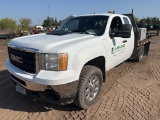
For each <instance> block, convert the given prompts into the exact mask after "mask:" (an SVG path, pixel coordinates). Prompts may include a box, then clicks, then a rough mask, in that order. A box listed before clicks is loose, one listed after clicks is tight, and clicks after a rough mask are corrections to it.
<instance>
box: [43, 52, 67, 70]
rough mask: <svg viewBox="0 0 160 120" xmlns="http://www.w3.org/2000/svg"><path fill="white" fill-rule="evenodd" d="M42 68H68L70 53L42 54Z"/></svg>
mask: <svg viewBox="0 0 160 120" xmlns="http://www.w3.org/2000/svg"><path fill="white" fill-rule="evenodd" d="M41 60H42V64H41V65H42V66H41V68H42V70H53V71H64V70H67V64H68V54H67V53H64V54H41Z"/></svg>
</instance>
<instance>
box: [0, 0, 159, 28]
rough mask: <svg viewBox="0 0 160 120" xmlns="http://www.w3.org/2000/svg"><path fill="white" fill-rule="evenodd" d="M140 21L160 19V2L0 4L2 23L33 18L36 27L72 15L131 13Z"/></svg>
mask: <svg viewBox="0 0 160 120" xmlns="http://www.w3.org/2000/svg"><path fill="white" fill-rule="evenodd" d="M132 9H134V14H135V16H137V17H138V18H143V17H158V18H160V0H0V19H2V18H5V17H9V18H13V19H15V20H18V19H19V18H26V17H27V18H31V19H32V24H33V25H38V24H42V22H43V20H44V19H45V18H46V17H47V16H49V17H57V19H58V20H63V19H65V18H66V17H68V16H70V15H81V14H90V13H94V12H95V13H106V12H108V11H113V10H114V11H115V12H116V13H120V14H121V13H131V11H132Z"/></svg>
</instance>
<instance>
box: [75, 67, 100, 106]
mask: <svg viewBox="0 0 160 120" xmlns="http://www.w3.org/2000/svg"><path fill="white" fill-rule="evenodd" d="M102 81H103V77H102V72H101V70H100V69H99V68H97V67H94V66H90V65H86V66H84V68H83V70H82V72H81V75H80V81H79V86H78V91H77V97H76V99H75V101H74V103H75V105H77V106H78V107H80V108H83V109H87V108H88V107H90V106H91V105H92V104H94V103H95V102H96V101H97V99H98V96H99V94H100V90H101V86H102Z"/></svg>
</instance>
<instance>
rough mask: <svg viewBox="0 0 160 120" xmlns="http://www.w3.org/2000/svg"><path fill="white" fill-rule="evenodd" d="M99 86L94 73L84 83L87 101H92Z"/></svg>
mask: <svg viewBox="0 0 160 120" xmlns="http://www.w3.org/2000/svg"><path fill="white" fill-rule="evenodd" d="M99 87H100V83H99V78H98V77H97V76H96V75H94V76H92V77H91V78H90V79H89V80H88V82H87V85H86V91H85V96H86V100H87V101H92V100H93V99H94V98H95V97H96V96H97V94H98V91H99Z"/></svg>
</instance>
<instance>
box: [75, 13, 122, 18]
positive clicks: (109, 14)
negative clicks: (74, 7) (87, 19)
mask: <svg viewBox="0 0 160 120" xmlns="http://www.w3.org/2000/svg"><path fill="white" fill-rule="evenodd" d="M97 15H100V16H112V15H113V16H124V15H122V14H112V13H96V14H84V15H73V17H81V16H97Z"/></svg>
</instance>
